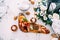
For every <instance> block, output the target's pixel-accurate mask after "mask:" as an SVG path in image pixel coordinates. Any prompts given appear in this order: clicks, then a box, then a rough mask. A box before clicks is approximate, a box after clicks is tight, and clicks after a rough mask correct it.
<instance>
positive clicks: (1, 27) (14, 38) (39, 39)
mask: <svg viewBox="0 0 60 40" xmlns="http://www.w3.org/2000/svg"><path fill="white" fill-rule="evenodd" d="M23 1H24V0H6V4H7V5H8V6H9V9H8V14H6V15H5V16H4V17H3V18H2V21H1V22H0V37H1V38H3V39H4V40H50V39H51V37H50V34H51V33H52V30H51V28H50V26H49V25H46V27H47V28H48V29H49V30H50V31H51V32H50V34H36V33H23V32H21V31H20V30H19V29H18V31H17V32H12V31H11V29H10V27H11V26H12V25H13V24H16V25H18V23H17V21H14V20H13V17H14V16H16V15H18V14H19V12H21V11H20V10H19V8H18V4H20V3H21V2H23ZM25 1H28V0H25ZM31 6H33V5H31ZM29 11H30V12H31V14H30V16H29V17H27V16H26V17H27V18H29V19H30V18H31V17H32V16H33V13H34V11H33V8H32V7H31V8H30V9H29ZM37 22H38V23H41V24H43V25H44V23H43V22H42V21H41V20H40V21H37Z"/></svg>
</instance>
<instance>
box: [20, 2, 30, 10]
mask: <svg viewBox="0 0 60 40" xmlns="http://www.w3.org/2000/svg"><path fill="white" fill-rule="evenodd" d="M29 8H30V5H29V3H27V2H22V3H21V4H20V6H19V9H20V10H21V11H27V10H28V9H29Z"/></svg>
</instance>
